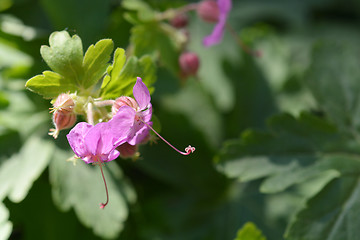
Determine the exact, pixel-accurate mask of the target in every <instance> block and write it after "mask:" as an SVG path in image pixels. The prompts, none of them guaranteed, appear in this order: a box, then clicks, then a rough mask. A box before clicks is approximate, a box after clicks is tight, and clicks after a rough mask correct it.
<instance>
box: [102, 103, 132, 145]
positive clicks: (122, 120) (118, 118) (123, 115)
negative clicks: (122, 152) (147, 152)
mask: <svg viewBox="0 0 360 240" xmlns="http://www.w3.org/2000/svg"><path fill="white" fill-rule="evenodd" d="M135 115H136V112H135V110H134V109H133V108H132V107H129V106H122V107H121V108H120V109H119V111H118V112H117V113H116V114H115V116H114V117H113V118H112V119H111V120H110V121H109V124H110V128H111V131H112V135H113V137H114V139H115V143H114V144H115V145H117V146H119V145H120V144H122V143H124V142H125V141H126V138H127V135H128V133H129V131H130V128H131V127H132V125H133V124H134V119H135Z"/></svg>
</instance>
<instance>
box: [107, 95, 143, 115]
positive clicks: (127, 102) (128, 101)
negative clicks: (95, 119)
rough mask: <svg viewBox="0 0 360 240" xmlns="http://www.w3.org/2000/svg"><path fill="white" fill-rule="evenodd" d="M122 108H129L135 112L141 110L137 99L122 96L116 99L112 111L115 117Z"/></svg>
mask: <svg viewBox="0 0 360 240" xmlns="http://www.w3.org/2000/svg"><path fill="white" fill-rule="evenodd" d="M122 106H129V107H132V108H133V109H135V110H137V109H138V108H139V105H138V104H137V102H136V100H135V99H133V98H131V97H126V96H121V97H118V98H117V99H115V102H114V104H113V105H112V108H111V111H112V114H113V116H114V115H115V114H116V113H117V112H118V111H119V109H120V108H121V107H122Z"/></svg>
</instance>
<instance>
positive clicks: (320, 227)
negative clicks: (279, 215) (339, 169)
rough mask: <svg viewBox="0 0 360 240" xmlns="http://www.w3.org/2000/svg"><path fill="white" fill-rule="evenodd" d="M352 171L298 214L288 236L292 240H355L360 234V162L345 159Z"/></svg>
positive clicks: (328, 186)
mask: <svg viewBox="0 0 360 240" xmlns="http://www.w3.org/2000/svg"><path fill="white" fill-rule="evenodd" d="M338 160H339V161H342V162H347V164H348V165H349V166H350V165H352V163H353V164H354V165H353V166H351V167H352V169H348V170H349V172H348V174H345V175H344V176H342V177H341V178H336V179H334V180H333V181H331V182H330V183H329V184H327V185H326V187H325V188H323V189H322V191H320V192H319V193H318V194H317V195H315V196H314V197H313V198H311V199H310V200H309V201H308V202H307V203H306V206H305V207H304V208H303V209H302V210H301V211H300V212H299V213H298V214H297V215H296V217H295V219H294V221H293V222H292V224H291V225H290V227H289V228H288V230H287V232H286V234H285V236H286V238H287V239H292V240H300V239H301V240H302V239H306V240H317V239H324V240H337V239H356V238H357V236H359V234H360V229H359V227H358V225H357V223H358V222H359V221H360V215H359V211H360V184H359V183H360V181H359V180H360V179H359V170H358V169H359V162H360V160H359V159H358V158H357V159H354V158H349V157H348V156H343V157H342V159H338Z"/></svg>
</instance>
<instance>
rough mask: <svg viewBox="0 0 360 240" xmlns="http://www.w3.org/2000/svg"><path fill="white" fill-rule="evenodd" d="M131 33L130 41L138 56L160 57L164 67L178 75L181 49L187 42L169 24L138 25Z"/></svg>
mask: <svg viewBox="0 0 360 240" xmlns="http://www.w3.org/2000/svg"><path fill="white" fill-rule="evenodd" d="M131 32H132V35H131V39H130V41H131V43H132V44H133V46H134V54H135V55H136V56H138V57H141V56H143V55H147V54H148V55H151V56H154V57H159V59H160V62H161V63H162V64H163V65H165V66H166V67H167V68H169V69H171V70H172V71H173V72H174V73H178V71H179V63H178V62H179V60H178V59H179V54H180V48H181V44H182V43H183V42H184V40H185V39H184V36H183V35H182V34H181V33H179V32H178V31H176V30H175V29H174V28H172V27H171V26H170V25H168V24H164V23H157V22H154V23H147V24H142V25H137V26H135V27H133V28H132V30H131ZM145 39H146V40H145Z"/></svg>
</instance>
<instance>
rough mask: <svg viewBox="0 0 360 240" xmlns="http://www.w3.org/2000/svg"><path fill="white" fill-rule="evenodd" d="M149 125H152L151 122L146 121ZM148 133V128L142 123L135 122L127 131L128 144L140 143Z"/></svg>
mask: <svg viewBox="0 0 360 240" xmlns="http://www.w3.org/2000/svg"><path fill="white" fill-rule="evenodd" d="M147 124H149V125H150V126H151V125H152V122H148V123H147ZM148 134H149V128H148V126H146V125H145V124H144V123H140V124H137V125H136V124H135V125H134V127H133V128H132V129H131V131H130V133H129V137H128V139H127V142H128V143H129V144H130V145H136V144H139V143H141V142H142V141H143V140H144V139H145V138H146V137H147V136H148Z"/></svg>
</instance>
